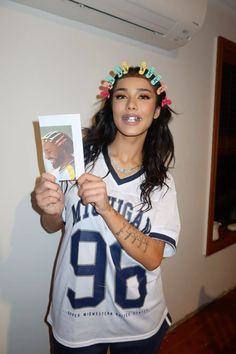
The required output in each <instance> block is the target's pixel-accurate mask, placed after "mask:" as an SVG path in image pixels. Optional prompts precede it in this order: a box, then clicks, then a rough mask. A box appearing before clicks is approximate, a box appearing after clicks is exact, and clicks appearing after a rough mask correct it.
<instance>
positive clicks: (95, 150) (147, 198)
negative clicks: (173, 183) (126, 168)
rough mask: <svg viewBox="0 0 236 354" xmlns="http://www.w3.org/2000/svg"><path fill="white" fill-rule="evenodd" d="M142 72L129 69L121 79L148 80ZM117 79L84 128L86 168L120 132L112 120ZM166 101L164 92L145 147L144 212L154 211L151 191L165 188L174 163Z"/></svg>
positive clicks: (142, 193) (142, 195)
mask: <svg viewBox="0 0 236 354" xmlns="http://www.w3.org/2000/svg"><path fill="white" fill-rule="evenodd" d="M139 69H140V68H139V67H130V68H129V71H128V73H127V74H125V75H123V76H122V78H126V77H141V78H145V76H144V75H140V74H139ZM146 71H147V70H146ZM145 73H146V72H145ZM145 73H144V74H145ZM153 77H155V75H152V77H151V78H150V79H147V80H148V81H149V80H152V78H153ZM115 79H116V81H115V84H114V86H113V88H112V90H111V91H110V97H109V98H106V99H105V100H104V102H103V105H102V107H101V108H100V110H99V111H98V112H97V113H96V114H95V116H94V117H93V122H92V125H91V127H90V128H86V129H84V132H83V133H84V156H85V164H86V165H88V164H92V166H93V164H94V163H95V161H96V159H97V158H98V155H99V154H100V152H101V151H102V150H103V148H105V147H108V146H109V145H110V144H111V143H112V142H113V141H114V139H115V136H116V132H117V129H116V126H115V124H114V120H113V113H112V96H113V91H114V88H115V86H116V84H117V82H118V80H119V78H118V77H117V76H115ZM160 86H161V83H160V82H158V83H157V84H156V85H154V86H153V89H154V91H156V90H157V89H158V87H160ZM165 98H166V92H165V91H163V92H162V93H161V94H160V95H157V102H156V107H158V106H159V107H160V115H159V117H158V119H153V122H152V124H151V126H150V128H149V129H148V132H147V135H146V138H145V142H144V145H143V157H142V163H143V168H144V173H145V179H144V180H143V182H142V183H141V185H140V189H141V195H140V198H141V203H142V209H143V210H144V209H145V210H149V209H150V208H151V206H152V203H151V192H152V191H153V190H154V189H156V188H161V187H163V185H165V180H166V178H167V171H168V169H169V167H170V164H171V162H172V161H174V143H173V137H172V134H171V132H170V129H169V127H168V124H169V122H170V120H171V118H172V113H174V111H173V110H172V109H170V107H169V106H168V105H164V106H163V107H162V105H161V103H162V101H163V99H165Z"/></svg>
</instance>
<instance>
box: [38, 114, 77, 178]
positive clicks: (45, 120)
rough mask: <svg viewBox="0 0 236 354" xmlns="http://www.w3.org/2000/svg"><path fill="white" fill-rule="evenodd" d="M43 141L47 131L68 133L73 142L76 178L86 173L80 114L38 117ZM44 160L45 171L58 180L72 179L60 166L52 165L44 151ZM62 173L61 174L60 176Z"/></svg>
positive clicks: (73, 162)
mask: <svg viewBox="0 0 236 354" xmlns="http://www.w3.org/2000/svg"><path fill="white" fill-rule="evenodd" d="M38 120H39V126H40V134H41V142H42V138H43V136H45V132H46V133H47V132H48V133H49V132H54V131H59V132H62V133H64V134H66V135H68V136H69V137H70V138H71V139H72V142H73V158H74V159H73V161H72V164H73V167H74V171H75V178H76V179H77V178H78V177H79V176H80V175H81V174H82V173H84V152H83V142H82V131H81V121H80V114H57V115H43V116H39V117H38ZM42 151H43V150H42ZM43 161H44V167H45V171H46V172H49V173H51V174H53V175H54V176H55V177H56V179H57V180H58V181H62V180H71V179H72V178H70V177H68V176H66V177H65V174H64V175H63V174H61V173H60V171H59V168H56V169H55V168H54V169H53V167H52V165H51V163H50V160H46V158H45V154H44V152H43ZM60 175H61V176H60Z"/></svg>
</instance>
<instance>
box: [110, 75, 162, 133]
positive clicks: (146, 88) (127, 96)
mask: <svg viewBox="0 0 236 354" xmlns="http://www.w3.org/2000/svg"><path fill="white" fill-rule="evenodd" d="M156 100H157V96H156V93H155V91H154V90H153V87H152V85H151V84H150V82H149V81H148V80H146V79H144V78H139V77H127V78H123V79H120V80H119V81H118V82H117V84H116V86H115V88H114V92H113V97H112V111H113V119H114V123H115V126H116V128H117V130H118V134H121V135H124V136H130V137H138V136H142V137H144V138H145V136H146V134H147V131H148V128H149V127H150V125H151V124H152V121H153V119H154V118H157V117H158V116H159V114H160V108H159V107H157V108H156Z"/></svg>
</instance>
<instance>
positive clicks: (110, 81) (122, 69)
mask: <svg viewBox="0 0 236 354" xmlns="http://www.w3.org/2000/svg"><path fill="white" fill-rule="evenodd" d="M130 67H131V66H130V65H129V64H128V63H127V62H126V61H124V62H122V63H121V65H120V66H115V68H114V71H113V72H112V73H113V75H112V74H109V75H107V76H106V77H105V79H104V80H102V82H101V86H100V89H101V92H100V93H99V95H98V96H99V97H102V98H109V97H110V91H111V90H112V88H113V86H114V84H115V82H116V80H117V79H120V78H121V77H122V76H123V75H126V74H128V72H129V68H130ZM138 74H139V75H143V76H144V77H145V78H147V79H149V80H150V83H151V85H153V86H155V85H156V84H157V83H158V82H160V80H161V75H159V74H158V75H155V68H154V67H153V66H150V67H148V66H147V63H146V62H145V61H142V62H141V63H140V65H139V71H138ZM166 90H167V86H166V85H165V84H161V83H160V86H159V87H158V89H157V90H156V93H157V95H158V96H159V95H160V94H161V93H162V92H164V91H166ZM171 103H172V102H171V100H170V99H168V98H167V97H166V98H164V99H163V100H162V102H161V106H162V107H164V106H165V105H169V104H171Z"/></svg>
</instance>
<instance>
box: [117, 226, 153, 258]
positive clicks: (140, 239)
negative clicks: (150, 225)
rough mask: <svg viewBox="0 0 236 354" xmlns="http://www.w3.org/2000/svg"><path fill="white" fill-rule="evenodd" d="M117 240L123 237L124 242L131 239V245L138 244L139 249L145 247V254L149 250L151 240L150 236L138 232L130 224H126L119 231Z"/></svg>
mask: <svg viewBox="0 0 236 354" xmlns="http://www.w3.org/2000/svg"><path fill="white" fill-rule="evenodd" d="M115 236H116V237H117V238H119V237H122V238H123V239H124V240H128V239H129V238H131V243H132V244H135V242H136V243H137V248H141V247H143V252H144V253H145V252H146V251H147V248H148V243H149V239H148V236H146V235H144V234H142V233H141V232H140V231H139V230H136V229H135V228H134V226H132V225H130V224H129V223H128V222H124V223H123V226H122V227H121V228H120V230H119V231H117V232H116V233H115Z"/></svg>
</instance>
